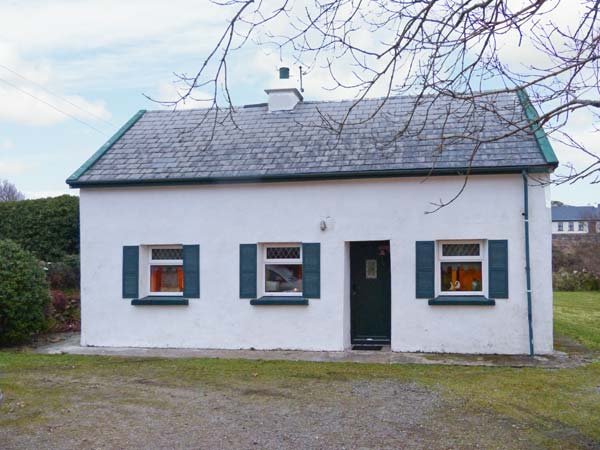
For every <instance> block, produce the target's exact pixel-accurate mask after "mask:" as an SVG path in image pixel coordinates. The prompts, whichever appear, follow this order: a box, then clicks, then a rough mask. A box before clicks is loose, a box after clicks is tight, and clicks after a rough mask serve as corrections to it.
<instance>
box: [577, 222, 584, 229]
mask: <svg viewBox="0 0 600 450" xmlns="http://www.w3.org/2000/svg"><path fill="white" fill-rule="evenodd" d="M577 226H578V230H579V231H583V230H584V229H585V225H584V223H583V222H579V225H577Z"/></svg>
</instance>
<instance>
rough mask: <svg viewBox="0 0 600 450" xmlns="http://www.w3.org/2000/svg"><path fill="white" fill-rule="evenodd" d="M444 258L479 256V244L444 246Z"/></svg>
mask: <svg viewBox="0 0 600 450" xmlns="http://www.w3.org/2000/svg"><path fill="white" fill-rule="evenodd" d="M442 255H443V256H479V244H442Z"/></svg>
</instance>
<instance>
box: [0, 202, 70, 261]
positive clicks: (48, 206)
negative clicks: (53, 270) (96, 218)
mask: <svg viewBox="0 0 600 450" xmlns="http://www.w3.org/2000/svg"><path fill="white" fill-rule="evenodd" d="M0 237H2V239H12V240H13V241H15V242H17V243H18V244H19V245H20V246H21V247H23V248H24V249H26V250H28V251H30V252H32V253H33V254H34V255H35V256H37V257H38V258H39V259H41V260H43V261H54V260H57V259H60V258H62V257H63V256H64V255H73V254H78V253H79V197H74V196H70V195H62V196H60V197H52V198H42V199H37V200H22V201H18V202H3V203H0Z"/></svg>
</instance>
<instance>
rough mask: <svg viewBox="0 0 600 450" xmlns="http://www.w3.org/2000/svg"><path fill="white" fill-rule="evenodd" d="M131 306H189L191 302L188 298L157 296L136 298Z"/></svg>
mask: <svg viewBox="0 0 600 450" xmlns="http://www.w3.org/2000/svg"><path fill="white" fill-rule="evenodd" d="M131 304H132V305H134V306H142V305H168V306H172V305H184V306H185V305H188V304H189V301H188V299H187V298H182V297H177V296H166V295H164V296H163V295H160V296H159V295H156V296H151V295H149V296H148V297H143V298H134V299H133V300H131Z"/></svg>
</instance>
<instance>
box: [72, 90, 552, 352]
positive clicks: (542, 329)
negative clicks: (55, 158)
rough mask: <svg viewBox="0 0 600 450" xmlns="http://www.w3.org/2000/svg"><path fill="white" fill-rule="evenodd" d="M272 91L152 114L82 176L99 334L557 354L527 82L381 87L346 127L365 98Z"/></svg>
mask: <svg viewBox="0 0 600 450" xmlns="http://www.w3.org/2000/svg"><path fill="white" fill-rule="evenodd" d="M268 96H269V102H268V104H260V105H248V106H245V107H242V108H236V109H235V110H233V111H230V113H231V114H228V115H225V114H224V113H223V112H221V113H220V116H219V118H218V119H217V120H215V118H214V115H213V114H214V112H210V113H208V115H207V111H206V110H201V109H198V110H183V111H140V112H139V113H137V114H136V115H135V116H134V117H133V118H132V119H131V120H130V121H129V122H127V123H126V124H125V125H124V126H123V128H121V129H120V130H119V131H118V133H117V134H116V135H115V136H114V137H113V138H112V139H110V140H109V141H108V142H107V143H106V144H105V145H104V146H103V147H102V148H101V149H100V150H99V151H98V152H96V154H94V155H93V156H92V157H91V158H90V160H89V161H87V162H86V163H85V164H84V165H83V166H82V167H81V168H80V169H79V170H77V171H76V172H75V173H74V174H73V176H71V177H70V178H69V179H68V180H67V182H68V183H69V185H70V186H71V187H74V188H79V189H80V195H81V269H82V273H81V289H82V290H81V295H82V297H81V298H82V335H81V343H82V345H90V346H131V347H192V348H214V349H238V348H256V349H301V350H328V351H340V350H347V349H350V348H352V346H354V345H364V344H389V345H390V346H391V349H392V350H393V351H408V352H459V353H503V354H527V353H533V352H535V353H548V352H551V351H552V279H551V217H550V201H549V192H548V188H547V187H545V186H544V185H543V183H539V180H542V181H543V180H547V179H548V177H549V173H550V172H551V171H552V170H553V169H554V168H555V167H556V164H557V160H556V157H555V156H554V153H553V152H552V149H551V147H550V146H549V144H548V141H547V139H546V137H545V135H544V133H543V131H542V130H539V129H538V130H534V129H530V128H529V123H532V122H533V121H535V119H536V114H535V110H534V109H533V108H532V107H531V105H530V104H529V102H528V99H527V97H526V95H525V94H524V93H522V92H519V93H517V95H509V94H497V95H494V96H493V97H492V101H493V104H494V108H493V109H494V111H492V109H490V108H489V107H486V105H484V104H481V105H479V106H477V107H475V108H473V106H472V105H467V104H464V103H463V102H461V101H459V100H456V99H455V100H449V99H437V100H435V101H434V100H433V98H432V97H424V98H421V99H418V100H417V99H416V98H414V97H392V98H389V99H387V100H382V99H376V100H366V101H364V102H362V103H360V104H359V105H358V106H357V107H355V108H354V109H353V110H352V113H351V114H350V116H349V119H348V123H347V124H346V126H345V127H344V128H343V129H342V130H341V132H339V133H333V132H332V130H331V129H328V128H329V127H326V126H323V125H324V123H325V122H329V123H331V124H334V121H335V119H340V118H341V117H343V115H344V114H345V113H346V112H347V110H348V107H349V106H350V105H351V104H352V102H349V101H342V102H305V101H303V99H302V96H301V95H300V93H299V92H298V91H297V90H295V89H277V90H270V91H268ZM486 98H487V99H488V100H486V101H490V100H489V99H490V97H489V96H488V97H486ZM415 105H416V108H415V113H414V114H413V115H412V116H411V121H410V123H409V124H408V113H409V111H412V109H413V106H415ZM488 106H489V105H488ZM407 124H408V128H407V130H406V131H405V132H404V133H403V134H402V135H401V136H400V137H399V138H396V133H398V131H399V130H400V129H402V128H403V127H404V126H405V125H407ZM511 127H512V128H511ZM332 128H335V125H333V126H332ZM513 128H514V130H512V129H513ZM442 129H443V130H444V131H442ZM449 130H456V132H457V134H458V135H465V134H467V135H468V136H467V137H465V138H460V137H456V138H454V139H445V140H442V139H441V135H442V134H443V133H446V134H448V131H449ZM511 130H512V131H513V132H512V134H511V133H508V134H510V135H508V136H505V137H504V138H503V139H501V140H499V141H498V140H496V139H494V136H500V135H505V134H507V131H511ZM473 135H477V136H478V137H480V138H484V139H485V140H487V142H484V143H483V144H482V145H481V146H480V147H479V149H478V151H477V153H476V155H475V157H474V158H471V156H472V152H473V148H474V147H473V141H472V140H471V139H469V136H473ZM466 173H468V174H469V177H468V183H467V185H466V188H465V189H464V191H463V192H462V194H461V195H460V196H459V197H458V198H457V200H456V201H454V202H453V203H451V204H450V205H449V206H447V207H444V208H442V209H441V210H439V211H437V212H436V213H433V214H426V212H427V211H429V210H431V208H432V205H431V202H433V201H436V200H438V199H440V198H446V199H447V198H449V197H452V196H453V195H454V194H455V193H457V192H459V191H460V189H461V187H462V186H463V184H464V182H465V174H466ZM534 178H535V181H534Z"/></svg>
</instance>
